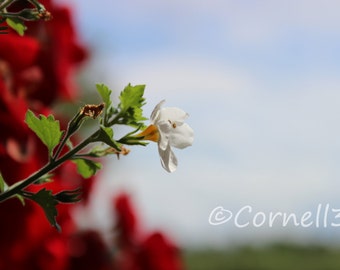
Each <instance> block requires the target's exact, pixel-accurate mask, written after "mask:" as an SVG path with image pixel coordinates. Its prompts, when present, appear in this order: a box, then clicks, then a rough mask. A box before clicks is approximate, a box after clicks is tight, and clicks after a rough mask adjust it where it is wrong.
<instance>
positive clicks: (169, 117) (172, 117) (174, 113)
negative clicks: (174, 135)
mask: <svg viewBox="0 0 340 270" xmlns="http://www.w3.org/2000/svg"><path fill="white" fill-rule="evenodd" d="M158 117H159V121H171V122H172V123H177V124H179V123H183V122H184V120H185V119H186V118H187V117H188V114H187V113H186V112H185V111H183V110H181V109H179V108H176V107H169V108H163V109H161V110H160V111H159V116H158Z"/></svg>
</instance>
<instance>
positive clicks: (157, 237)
mask: <svg viewBox="0 0 340 270" xmlns="http://www.w3.org/2000/svg"><path fill="white" fill-rule="evenodd" d="M138 255H139V256H138V258H139V262H140V269H143V270H181V269H183V266H182V263H181V259H180V254H179V250H178V248H177V247H176V246H175V245H174V244H173V243H172V242H171V241H170V240H169V239H168V238H167V237H166V236H165V235H164V234H163V233H161V232H154V233H152V234H150V235H149V236H148V237H147V238H146V239H145V241H143V243H142V244H141V246H140V251H139V254H138Z"/></svg>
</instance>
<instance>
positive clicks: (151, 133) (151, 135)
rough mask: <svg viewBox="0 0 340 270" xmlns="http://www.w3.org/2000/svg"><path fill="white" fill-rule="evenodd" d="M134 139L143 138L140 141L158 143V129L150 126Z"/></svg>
mask: <svg viewBox="0 0 340 270" xmlns="http://www.w3.org/2000/svg"><path fill="white" fill-rule="evenodd" d="M136 137H143V138H142V140H148V141H153V142H158V141H159V131H158V128H157V127H156V126H155V125H150V126H148V127H147V128H146V129H145V130H144V131H142V132H141V133H139V134H137V135H136Z"/></svg>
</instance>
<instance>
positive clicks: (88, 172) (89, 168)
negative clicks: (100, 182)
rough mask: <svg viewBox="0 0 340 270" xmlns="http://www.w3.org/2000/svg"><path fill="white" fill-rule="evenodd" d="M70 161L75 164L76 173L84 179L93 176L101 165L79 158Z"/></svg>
mask: <svg viewBox="0 0 340 270" xmlns="http://www.w3.org/2000/svg"><path fill="white" fill-rule="evenodd" d="M72 161H73V162H74V163H76V164H77V171H78V173H79V174H80V175H81V176H82V177H84V178H89V177H91V176H93V175H95V174H96V172H97V171H98V170H100V169H101V168H102V164H101V163H99V162H95V161H93V160H90V159H85V158H79V159H74V160H72Z"/></svg>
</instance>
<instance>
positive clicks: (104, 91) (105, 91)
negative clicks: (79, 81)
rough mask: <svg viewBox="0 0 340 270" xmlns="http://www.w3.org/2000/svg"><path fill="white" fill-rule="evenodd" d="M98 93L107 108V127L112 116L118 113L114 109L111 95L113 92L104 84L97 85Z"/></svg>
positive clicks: (105, 116)
mask: <svg viewBox="0 0 340 270" xmlns="http://www.w3.org/2000/svg"><path fill="white" fill-rule="evenodd" d="M96 87H97V91H98V93H99V94H100V96H101V97H102V99H103V101H104V103H105V107H104V125H105V126H106V125H107V124H108V122H109V119H110V118H111V116H112V115H113V114H114V113H116V112H117V110H116V109H115V108H113V107H112V102H111V93H112V91H111V90H110V89H109V88H108V87H107V86H106V85H104V84H96Z"/></svg>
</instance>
